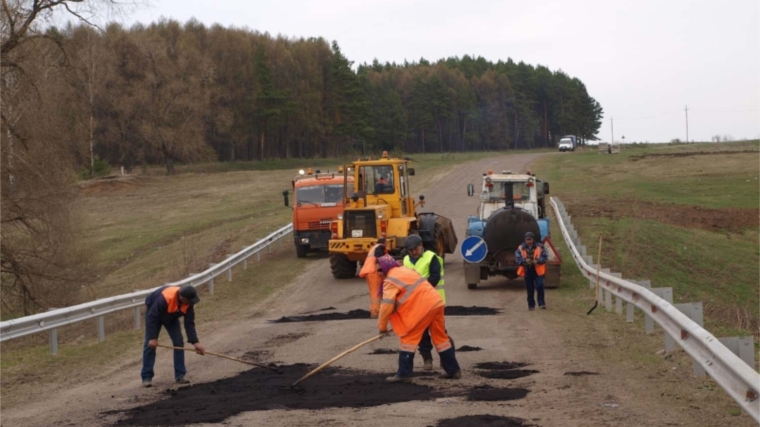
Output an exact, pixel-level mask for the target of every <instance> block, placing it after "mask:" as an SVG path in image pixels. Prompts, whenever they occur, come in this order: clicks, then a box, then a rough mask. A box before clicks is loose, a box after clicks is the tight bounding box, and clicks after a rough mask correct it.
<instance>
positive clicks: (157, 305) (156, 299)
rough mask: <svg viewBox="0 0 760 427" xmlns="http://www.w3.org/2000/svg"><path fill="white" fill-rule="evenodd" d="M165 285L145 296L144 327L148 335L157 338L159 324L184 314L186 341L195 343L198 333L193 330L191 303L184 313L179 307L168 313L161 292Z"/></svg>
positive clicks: (167, 305) (172, 320)
mask: <svg viewBox="0 0 760 427" xmlns="http://www.w3.org/2000/svg"><path fill="white" fill-rule="evenodd" d="M167 287H168V286H161V287H160V288H158V289H156V290H155V291H153V292H152V293H151V294H150V295H148V297H147V298H145V305H146V306H148V310H147V313H146V314H145V329H146V330H147V332H148V337H149V338H150V339H157V338H158V331H159V330H160V329H161V325H168V324H169V323H172V322H174V321H176V320H177V319H179V318H180V317H183V316H184V317H185V334H187V342H189V343H190V344H195V343H197V342H198V334H197V333H196V332H195V311H194V310H193V305H192V304H190V307H189V308H188V309H187V311H186V312H185V313H182V311H180V310H179V307H178V308H177V311H175V312H174V313H169V304H168V303H167V301H166V298H165V297H164V295H163V294H162V292H163V291H164V289H166V288H167Z"/></svg>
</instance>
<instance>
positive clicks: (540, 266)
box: [517, 245, 546, 277]
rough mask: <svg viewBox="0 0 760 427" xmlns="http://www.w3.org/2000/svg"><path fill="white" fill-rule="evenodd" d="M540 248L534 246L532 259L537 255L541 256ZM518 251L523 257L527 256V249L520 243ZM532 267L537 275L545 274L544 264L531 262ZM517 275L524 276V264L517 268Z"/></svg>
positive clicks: (535, 258) (534, 259) (536, 257)
mask: <svg viewBox="0 0 760 427" xmlns="http://www.w3.org/2000/svg"><path fill="white" fill-rule="evenodd" d="M541 251H542V249H541V248H540V247H539V246H536V249H535V250H534V251H533V261H536V260H537V259H538V257H540V256H541ZM520 253H522V257H523V259H527V258H528V251H526V250H525V249H523V247H522V245H521V246H520ZM533 267H534V268H535V269H536V274H537V275H539V276H543V275H544V274H546V264H537V263H535V262H534V263H533ZM517 275H518V276H520V277H523V276H525V266H523V265H520V267H518V268H517Z"/></svg>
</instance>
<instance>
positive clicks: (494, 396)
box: [467, 385, 529, 402]
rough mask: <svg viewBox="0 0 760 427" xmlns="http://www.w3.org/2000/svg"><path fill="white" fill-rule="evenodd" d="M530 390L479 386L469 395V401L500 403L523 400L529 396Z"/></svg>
mask: <svg viewBox="0 0 760 427" xmlns="http://www.w3.org/2000/svg"><path fill="white" fill-rule="evenodd" d="M528 392H529V391H528V390H527V389H524V388H509V387H503V388H502V387H491V386H487V385H485V386H478V387H474V388H473V389H471V390H470V393H469V394H468V395H467V399H468V400H472V401H476V402H498V401H505V400H517V399H523V398H524V397H525V396H527V395H528Z"/></svg>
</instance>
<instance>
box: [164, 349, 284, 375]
mask: <svg viewBox="0 0 760 427" xmlns="http://www.w3.org/2000/svg"><path fill="white" fill-rule="evenodd" d="M158 346H159V347H163V348H170V349H172V350H184V351H192V352H195V349H194V348H186V347H172V346H170V345H161V344H158ZM205 353H206V354H210V355H211V356H216V357H221V358H223V359H228V360H234V361H235V362H240V363H245V364H246V365H253V366H257V367H259V368H264V369H269V370H270V371H273V372H277V373H278V374H280V375H282V371H280V370H279V369H277V368H273V367H271V366H267V365H263V364H261V363H255V362H250V361H248V360H243V359H238V358H237V357H231V356H227V355H224V354H219V353H214V352H211V351H208V350H207V351H205Z"/></svg>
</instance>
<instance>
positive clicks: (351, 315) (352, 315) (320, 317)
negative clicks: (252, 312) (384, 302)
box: [271, 309, 370, 323]
mask: <svg viewBox="0 0 760 427" xmlns="http://www.w3.org/2000/svg"><path fill="white" fill-rule="evenodd" d="M369 318H370V317H369V311H367V310H362V309H357V310H351V311H349V312H348V313H322V314H310V315H308V316H289V317H288V316H283V317H280V318H279V319H277V320H272V321H271V322H272V323H290V322H322V321H325V320H351V319H369Z"/></svg>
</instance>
